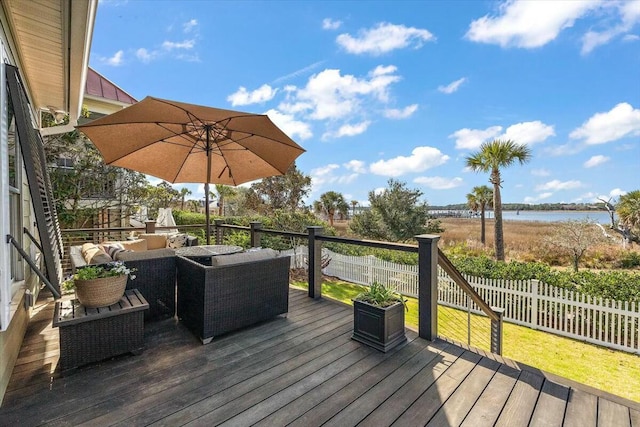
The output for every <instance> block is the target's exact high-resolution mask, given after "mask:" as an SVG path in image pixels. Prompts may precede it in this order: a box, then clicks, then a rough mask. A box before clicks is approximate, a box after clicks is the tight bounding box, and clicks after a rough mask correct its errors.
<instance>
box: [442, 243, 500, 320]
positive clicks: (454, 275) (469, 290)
mask: <svg viewBox="0 0 640 427" xmlns="http://www.w3.org/2000/svg"><path fill="white" fill-rule="evenodd" d="M438 265H439V266H440V267H442V269H443V270H444V271H445V272H446V273H447V274H448V275H449V277H451V279H453V281H454V282H456V284H457V285H458V286H460V288H462V290H463V291H464V292H465V293H466V294H467V295H469V297H471V299H472V300H473V302H475V303H476V304H477V305H478V307H480V309H482V311H483V312H484V313H485V314H486V315H487V316H489V318H490V319H491V320H494V321H496V322H497V321H499V320H500V316H499V315H498V314H497V313H496V312H495V311H494V310H493V309H492V308H491V307H490V306H489V304H487V303H486V302H485V300H483V299H482V297H481V296H480V295H479V294H478V293H477V292H476V290H475V289H473V287H472V286H471V285H470V284H469V282H468V281H467V279H465V277H464V276H463V275H462V273H460V272H459V271H458V269H457V268H456V267H455V266H454V265H453V264H452V263H451V260H449V258H447V256H446V255H445V254H444V252H442V250H441V249H440V248H438Z"/></svg>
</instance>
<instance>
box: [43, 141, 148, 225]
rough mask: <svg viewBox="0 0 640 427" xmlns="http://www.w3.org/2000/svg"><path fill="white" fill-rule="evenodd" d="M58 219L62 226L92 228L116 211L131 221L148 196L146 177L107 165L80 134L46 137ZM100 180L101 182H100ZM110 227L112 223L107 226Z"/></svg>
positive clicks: (49, 169)
mask: <svg viewBox="0 0 640 427" xmlns="http://www.w3.org/2000/svg"><path fill="white" fill-rule="evenodd" d="M43 142H44V149H45V155H46V159H47V165H48V172H49V177H50V179H51V184H52V192H53V198H54V203H55V205H56V210H57V212H58V218H59V220H60V223H61V225H62V226H63V227H68V228H75V227H79V228H82V227H86V226H87V225H89V226H93V225H95V224H94V223H92V222H93V221H94V220H95V219H96V218H98V217H99V214H100V213H101V212H103V211H105V210H107V209H110V213H111V214H113V212H114V208H117V211H116V212H119V213H120V220H122V219H124V218H128V217H129V216H130V215H132V214H133V213H134V212H135V211H136V210H137V208H138V206H139V205H140V204H142V203H143V201H144V200H145V199H146V197H147V186H148V182H147V179H146V177H145V176H144V175H143V174H141V173H139V172H134V171H131V170H128V169H124V168H119V167H115V166H108V165H105V163H104V160H103V158H102V156H101V155H100V152H99V151H98V150H97V149H96V148H95V147H94V145H93V144H92V143H91V141H89V140H88V139H87V138H86V137H85V136H84V135H82V134H81V133H79V132H78V131H73V132H68V133H63V134H59V135H51V136H46V137H44V138H43ZM98 177H99V179H97V178H98ZM108 225H111V224H108Z"/></svg>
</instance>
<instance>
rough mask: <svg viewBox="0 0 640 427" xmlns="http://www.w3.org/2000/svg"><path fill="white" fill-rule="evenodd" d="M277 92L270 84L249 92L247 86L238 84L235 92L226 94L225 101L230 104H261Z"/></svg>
mask: <svg viewBox="0 0 640 427" xmlns="http://www.w3.org/2000/svg"><path fill="white" fill-rule="evenodd" d="M277 92H278V89H274V88H272V87H271V86H269V85H267V84H265V85H262V86H260V87H259V88H258V89H256V90H254V91H252V92H249V91H247V88H245V87H243V86H240V88H239V89H238V90H237V92H235V93H232V94H231V95H229V96H227V101H229V102H230V103H231V105H233V106H236V105H250V104H262V103H265V102H267V101H270V100H272V99H273V97H274V96H275V95H276V93H277Z"/></svg>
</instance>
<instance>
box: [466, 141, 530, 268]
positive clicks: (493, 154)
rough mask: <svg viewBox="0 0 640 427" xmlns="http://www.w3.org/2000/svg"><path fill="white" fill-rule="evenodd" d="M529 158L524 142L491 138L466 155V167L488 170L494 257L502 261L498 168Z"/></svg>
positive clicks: (475, 169)
mask: <svg viewBox="0 0 640 427" xmlns="http://www.w3.org/2000/svg"><path fill="white" fill-rule="evenodd" d="M530 159H531V150H530V149H529V147H527V146H526V145H524V144H516V143H515V142H513V141H511V140H506V141H503V140H499V139H496V140H493V141H491V142H484V143H483V144H482V145H481V146H480V151H478V152H477V153H475V154H472V155H471V156H469V157H467V159H466V163H467V167H469V168H470V169H471V170H473V171H475V172H490V173H491V175H490V177H489V182H490V183H491V184H493V211H494V217H495V230H494V231H495V239H494V240H495V250H496V259H497V260H498V261H504V233H503V230H502V198H501V195H500V188H501V186H502V179H501V177H500V168H504V167H507V166H511V165H512V164H513V163H514V162H516V161H518V162H519V163H520V164H524V163H527V162H528V161H529V160H530Z"/></svg>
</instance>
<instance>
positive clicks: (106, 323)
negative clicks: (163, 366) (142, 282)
mask: <svg viewBox="0 0 640 427" xmlns="http://www.w3.org/2000/svg"><path fill="white" fill-rule="evenodd" d="M147 309H149V304H148V303H147V301H146V300H145V298H144V297H143V296H142V294H141V293H140V292H139V291H138V290H137V289H131V290H127V291H125V294H124V296H123V297H122V298H121V299H120V301H118V302H117V303H115V304H113V305H110V306H108V307H99V308H86V307H85V306H83V305H82V304H80V303H79V302H78V300H75V299H73V300H65V301H58V302H56V306H55V310H54V314H53V327H54V328H55V327H57V328H60V361H59V362H58V366H59V367H60V369H61V370H67V369H71V368H77V367H79V366H82V365H85V364H87V363H92V362H98V361H100V360H104V359H108V358H111V357H114V356H118V355H120V354H124V353H129V352H131V353H133V354H140V353H141V352H142V350H143V349H144V310H147Z"/></svg>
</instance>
